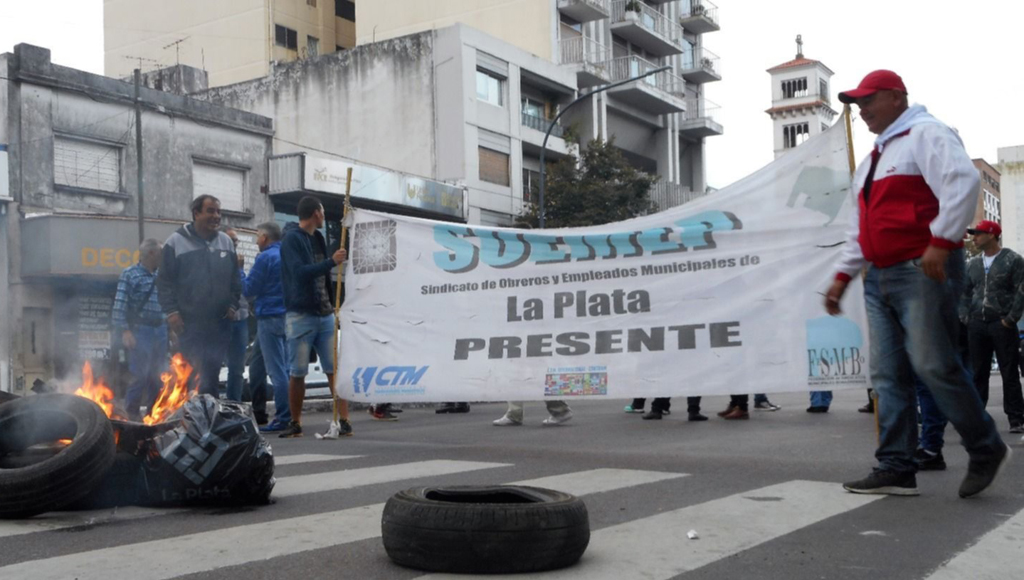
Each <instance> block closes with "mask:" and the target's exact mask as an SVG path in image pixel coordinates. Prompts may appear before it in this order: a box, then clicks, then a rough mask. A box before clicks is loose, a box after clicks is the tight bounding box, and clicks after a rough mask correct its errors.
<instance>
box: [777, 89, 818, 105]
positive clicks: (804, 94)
mask: <svg viewBox="0 0 1024 580" xmlns="http://www.w3.org/2000/svg"><path fill="white" fill-rule="evenodd" d="M796 99H810V102H814V101H824V102H825V104H826V105H831V104H832V99H831V97H830V96H829V94H828V93H811V92H808V91H798V92H796V93H794V94H793V96H792V97H785V98H782V99H773V100H772V106H775V105H778V104H780V103H784V102H786V101H793V100H796Z"/></svg>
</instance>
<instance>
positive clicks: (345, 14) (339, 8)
mask: <svg viewBox="0 0 1024 580" xmlns="http://www.w3.org/2000/svg"><path fill="white" fill-rule="evenodd" d="M334 15H335V16H337V17H338V18H344V19H345V20H351V21H352V22H355V21H356V3H355V2H352V0H334Z"/></svg>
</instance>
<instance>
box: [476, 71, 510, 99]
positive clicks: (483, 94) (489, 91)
mask: <svg viewBox="0 0 1024 580" xmlns="http://www.w3.org/2000/svg"><path fill="white" fill-rule="evenodd" d="M476 98H477V100H480V101H484V102H485V103H490V104H492V105H494V106H496V107H501V106H502V105H503V103H504V99H503V98H502V79H500V78H498V77H496V76H494V75H492V74H491V73H489V72H487V71H485V70H480V69H477V71H476Z"/></svg>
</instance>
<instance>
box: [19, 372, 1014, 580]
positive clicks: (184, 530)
mask: <svg viewBox="0 0 1024 580" xmlns="http://www.w3.org/2000/svg"><path fill="white" fill-rule="evenodd" d="M998 385H999V383H998V380H994V381H993V389H992V390H993V393H998V391H999V387H998ZM771 399H772V400H773V402H775V403H777V404H781V405H782V407H783V409H782V410H780V411H777V412H752V413H751V415H752V417H751V419H750V420H749V421H732V422H727V421H723V420H721V419H718V418H717V417H715V416H714V413H715V412H717V411H719V410H721V409H722V408H724V407H725V405H726V403H727V398H725V397H710V398H705V400H704V402H705V407H704V411H705V414H707V415H709V416H710V417H711V420H710V421H707V422H702V423H696V422H688V421H686V413H685V405H684V404H682V400H679V401H678V403H680V404H679V406H677V407H676V412H675V413H673V414H672V415H670V416H667V417H666V418H665V419H663V420H662V421H643V420H641V418H640V415H626V414H624V413H623V411H622V407H623V404H624V403H625V401H618V402H613V401H606V402H573V403H572V406H573V409H574V411H575V417H574V419H573V420H572V421H571V422H569V423H567V424H566V425H564V426H557V427H543V426H541V424H540V422H541V420H542V419H543V418H544V417H545V416H546V413H545V411H544V406H543V404H542V403H528V404H527V410H526V424H525V425H524V426H521V427H503V428H499V427H494V426H492V425H491V421H492V420H493V419H496V418H498V417H499V416H501V414H502V413H503V412H504V405H499V404H486V405H473V407H472V411H471V412H470V413H468V414H461V415H435V414H434V412H433V410H432V409H430V408H411V409H406V411H405V412H404V413H402V414H401V415H399V417H400V421H398V422H395V423H381V422H375V421H372V420H371V419H370V417H369V415H367V414H366V413H354V414H353V425H354V427H355V431H356V434H355V436H354V437H352V438H347V439H343V440H338V441H318V440H316V439H315V438H314V437H313V436H312V434H313V432H314V431H316V430H317V429H320V428H322V427H323V426H325V425H326V422H327V421H328V420H329V415H327V414H323V413H317V414H309V415H308V416H306V417H305V418H304V421H303V422H304V424H305V425H306V430H307V435H306V437H305V438H303V439H291V440H280V439H276V438H274V439H273V440H272V445H273V449H274V453H275V456H276V457H277V459H278V461H279V465H278V467H277V476H278V485H277V488H276V489H275V494H274V497H275V499H276V501H275V503H274V504H273V505H270V506H266V507H258V508H249V509H241V510H238V509H211V508H203V509H183V510H151V509H141V508H130V509H124V508H122V509H120V510H116V512H115V511H113V510H111V511H105V512H98V513H88V514H65V513H62V514H49V515H46V516H40V517H37V518H33V519H32V520H27V521H20V522H0V546H2V549H0V579H2V580H7V579H12V580H14V579H17V580H24V579H32V578H40V579H43V578H60V579H64V578H80V579H82V580H85V579H86V578H97V579H103V580H112V579H115V578H132V579H134V580H155V579H158V578H159V579H164V578H179V577H183V578H195V579H199V578H203V579H213V578H216V579H231V580H234V579H238V580H241V579H245V580H257V579H280V578H287V579H291V580H298V579H307V578H310V579H312V578H330V579H342V578H359V579H378V578H379V579H385V580H386V579H396V580H399V579H403V580H404V579H413V578H420V577H422V576H424V573H423V572H419V571H416V570H410V569H406V568H402V567H399V566H397V565H395V564H393V563H391V562H390V560H389V559H388V558H387V555H386V554H385V552H384V549H383V546H382V544H381V541H380V537H379V536H380V511H379V510H380V504H382V503H383V502H384V501H386V500H387V498H388V497H389V496H391V495H392V494H393V493H395V492H396V491H398V490H401V489H405V488H409V487H413V486H416V485H431V484H470V483H474V484H476V483H509V482H523V481H529V482H535V483H546V484H549V485H548V486H549V487H556V488H560V489H564V490H565V491H570V492H574V493H578V494H579V495H581V497H583V498H584V501H585V502H586V505H587V507H588V509H589V513H590V521H591V529H592V538H591V544H590V547H589V549H588V551H587V553H586V554H585V555H584V557H583V559H582V560H581V562H580V563H579V564H578V565H577V566H575V567H573V568H569V569H566V570H563V571H561V572H559V573H556V574H547V575H538V577H551V578H586V579H591V578H616V579H620V578H621V579H630V578H638V579H639V578H646V579H668V578H686V579H688V580H689V579H701V578H708V579H711V578H714V579H735V578H757V579H780V580H781V579H785V580H804V579H806V580H811V579H814V580H817V579H821V578H836V579H864V580H881V579H887V578H893V579H919V578H920V579H924V578H927V579H930V580H939V579H946V578H971V579H976V578H1000V579H1006V578H1019V577H1021V576H1022V574H1024V489H1022V486H1021V482H1022V481H1024V479H1022V475H1024V449H1022V442H1021V441H1020V436H1018V435H1009V434H1007V433H1006V431H1007V423H1006V418H1005V416H1004V415H1003V414H1002V410H1001V400H1000V399H999V398H995V399H994V400H993V401H992V402H991V403H990V406H989V410H990V411H991V412H992V413H993V416H994V417H995V418H996V421H997V423H998V424H999V426H1000V430H1001V432H1002V433H1003V434H1004V437H1005V438H1006V440H1007V441H1008V442H1010V443H1011V445H1012V447H1013V448H1014V450H1015V451H1016V461H1013V462H1011V463H1010V465H1009V466H1008V467H1007V469H1006V471H1005V472H1004V473H1003V475H1002V477H1001V479H1000V480H999V481H997V483H996V484H995V485H994V486H993V488H991V489H990V490H989V491H987V492H986V493H984V494H982V495H981V496H980V497H977V498H974V499H970V500H962V499H959V498H958V497H957V486H958V484H959V481H960V479H961V478H962V476H963V474H964V473H965V470H966V465H967V457H966V454H965V453H964V452H963V450H962V448H960V447H959V445H958V444H957V441H958V437H957V436H956V434H955V433H954V432H953V430H952V428H950V429H949V430H948V431H947V440H948V442H949V446H948V447H947V451H946V461H947V463H948V464H949V469H948V470H947V471H944V472H927V473H921V474H918V486H919V488H920V490H921V496H920V497H911V498H902V497H879V496H860V495H854V494H849V493H846V492H844V491H843V490H842V488H841V487H840V483H841V482H843V481H846V480H850V479H858V478H860V477H863V476H864V475H866V474H867V473H868V472H869V471H870V469H871V467H872V466H873V456H872V454H873V450H874V444H875V433H874V422H873V419H872V416H871V415H866V414H862V413H858V412H856V408H857V407H859V406H860V405H862V404H863V403H864V401H865V395H864V393H863V391H845V392H839V393H837V394H836V400H835V401H834V403H833V406H832V409H831V412H829V413H827V414H824V415H813V414H808V413H806V412H805V411H804V409H805V408H806V407H807V399H806V394H787V395H773V396H772V397H771ZM536 480H540V481H539V482H537V481H536ZM691 530H693V531H695V532H696V533H697V536H698V538H697V539H688V538H687V532H689V531H691ZM432 577H437V576H432Z"/></svg>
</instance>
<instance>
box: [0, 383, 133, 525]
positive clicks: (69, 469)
mask: <svg viewBox="0 0 1024 580" xmlns="http://www.w3.org/2000/svg"><path fill="white" fill-rule="evenodd" d="M59 439H71V440H72V441H71V443H69V444H68V445H67V446H66V447H65V448H64V449H62V450H60V452H58V453H57V454H56V455H54V456H53V457H50V458H48V459H45V460H43V461H40V462H39V463H35V464H31V465H27V466H25V467H20V468H15V469H0V518H24V517H29V516H33V515H36V514H40V513H43V512H47V511H52V510H57V509H60V508H62V507H64V506H66V505H68V504H71V503H73V502H75V501H77V500H79V499H81V498H82V497H84V496H85V495H87V494H89V493H90V492H92V491H93V489H95V488H96V486H97V484H99V482H100V481H101V480H102V479H103V477H104V476H105V475H106V474H107V471H108V470H109V469H110V466H111V464H112V463H113V461H114V449H115V446H114V434H113V431H112V429H111V427H110V421H109V420H108V419H107V416H106V415H105V414H104V413H103V410H102V409H101V408H100V407H99V406H97V405H96V404H95V403H93V402H92V401H90V400H88V399H84V398H82V397H76V396H74V395H59V394H51V395H38V396H33V397H23V398H21V399H18V400H15V401H11V402H9V403H5V404H3V405H0V456H4V455H8V454H17V453H19V452H22V451H24V450H25V449H27V448H28V447H30V446H32V445H35V444H37V443H48V442H52V441H57V440H59Z"/></svg>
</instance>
